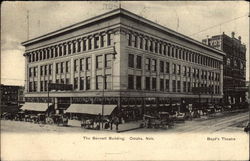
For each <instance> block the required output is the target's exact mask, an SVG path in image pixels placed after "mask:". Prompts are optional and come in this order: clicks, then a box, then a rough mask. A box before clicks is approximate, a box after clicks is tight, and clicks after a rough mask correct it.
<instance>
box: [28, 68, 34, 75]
mask: <svg viewBox="0 0 250 161" xmlns="http://www.w3.org/2000/svg"><path fill="white" fill-rule="evenodd" d="M29 76H30V77H32V76H33V69H32V68H29Z"/></svg>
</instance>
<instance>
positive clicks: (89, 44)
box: [88, 37, 92, 50]
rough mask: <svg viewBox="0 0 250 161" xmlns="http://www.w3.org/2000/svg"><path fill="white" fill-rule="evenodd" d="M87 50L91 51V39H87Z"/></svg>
mask: <svg viewBox="0 0 250 161" xmlns="http://www.w3.org/2000/svg"><path fill="white" fill-rule="evenodd" d="M88 49H89V50H91V49H92V38H91V37H90V38H88Z"/></svg>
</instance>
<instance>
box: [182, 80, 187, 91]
mask: <svg viewBox="0 0 250 161" xmlns="http://www.w3.org/2000/svg"><path fill="white" fill-rule="evenodd" d="M183 92H187V83H186V82H185V81H184V82H183Z"/></svg>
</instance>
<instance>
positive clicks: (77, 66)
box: [74, 59, 79, 72]
mask: <svg viewBox="0 0 250 161" xmlns="http://www.w3.org/2000/svg"><path fill="white" fill-rule="evenodd" d="M78 62H79V61H78V59H75V60H74V72H78V68H79V65H78Z"/></svg>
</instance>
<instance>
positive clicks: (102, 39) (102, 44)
mask: <svg viewBox="0 0 250 161" xmlns="http://www.w3.org/2000/svg"><path fill="white" fill-rule="evenodd" d="M104 41H105V39H104V35H101V47H104Z"/></svg>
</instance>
